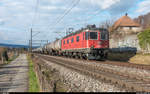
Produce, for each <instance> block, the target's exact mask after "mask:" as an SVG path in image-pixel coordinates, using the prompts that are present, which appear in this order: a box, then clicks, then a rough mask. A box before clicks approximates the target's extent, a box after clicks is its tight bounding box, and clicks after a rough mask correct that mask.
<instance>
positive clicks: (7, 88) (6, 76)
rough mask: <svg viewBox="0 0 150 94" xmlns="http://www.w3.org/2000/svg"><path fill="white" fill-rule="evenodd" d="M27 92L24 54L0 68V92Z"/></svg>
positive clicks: (26, 63) (26, 69) (26, 64)
mask: <svg viewBox="0 0 150 94" xmlns="http://www.w3.org/2000/svg"><path fill="white" fill-rule="evenodd" d="M27 91H28V61H27V58H26V55H25V54H21V55H20V56H19V57H18V58H17V59H15V60H14V61H12V62H11V63H10V64H8V65H4V66H2V67H0V92H27Z"/></svg>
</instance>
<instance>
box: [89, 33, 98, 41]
mask: <svg viewBox="0 0 150 94" xmlns="http://www.w3.org/2000/svg"><path fill="white" fill-rule="evenodd" d="M90 39H93V40H97V32H90Z"/></svg>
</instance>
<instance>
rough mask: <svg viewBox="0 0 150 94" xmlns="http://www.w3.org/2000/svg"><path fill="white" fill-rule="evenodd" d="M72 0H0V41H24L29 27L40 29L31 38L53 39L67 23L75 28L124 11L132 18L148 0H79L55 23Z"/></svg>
mask: <svg viewBox="0 0 150 94" xmlns="http://www.w3.org/2000/svg"><path fill="white" fill-rule="evenodd" d="M75 2H77V0H39V3H38V4H37V0H0V43H11V44H28V40H29V37H30V32H29V31H30V28H31V27H32V28H33V31H34V33H36V31H41V32H40V33H39V34H38V35H37V36H35V37H34V39H35V40H36V39H38V40H50V41H53V40H55V38H61V37H62V36H64V35H65V33H64V32H65V30H66V29H67V28H70V27H73V28H74V30H78V29H80V28H81V27H85V26H86V25H87V24H96V25H97V26H99V25H100V24H101V23H103V22H105V21H106V20H113V21H115V20H116V19H118V18H120V17H121V16H123V15H124V14H125V13H128V14H129V16H130V17H131V18H135V17H138V16H139V15H143V14H146V13H148V12H150V6H149V5H150V0H80V2H79V4H78V5H77V6H76V7H74V8H73V9H72V10H71V12H70V13H69V14H68V15H66V16H65V17H64V18H63V19H62V20H61V21H60V23H58V24H55V23H56V22H57V21H58V19H59V18H60V17H61V16H62V15H63V13H64V12H65V11H66V10H67V9H68V8H70V7H71V6H72V4H73V3H75ZM36 5H38V8H37V14H36V16H34V15H35V10H36V7H37V6H36ZM33 17H34V18H33ZM32 23H33V26H32ZM55 32H60V33H59V34H58V33H55Z"/></svg>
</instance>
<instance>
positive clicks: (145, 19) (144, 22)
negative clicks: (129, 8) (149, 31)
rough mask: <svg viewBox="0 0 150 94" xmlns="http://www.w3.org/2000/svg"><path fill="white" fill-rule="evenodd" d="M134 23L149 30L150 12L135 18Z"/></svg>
mask: <svg viewBox="0 0 150 94" xmlns="http://www.w3.org/2000/svg"><path fill="white" fill-rule="evenodd" d="M134 21H135V22H137V23H139V24H141V26H142V27H143V28H144V29H146V28H150V12H149V13H147V14H145V15H141V16H139V17H138V18H135V19H134Z"/></svg>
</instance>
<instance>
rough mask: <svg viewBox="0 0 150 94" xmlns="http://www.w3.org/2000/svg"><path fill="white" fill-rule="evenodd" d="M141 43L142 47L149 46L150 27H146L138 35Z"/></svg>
mask: <svg viewBox="0 0 150 94" xmlns="http://www.w3.org/2000/svg"><path fill="white" fill-rule="evenodd" d="M138 38H139V44H140V47H141V48H142V49H146V48H147V44H149V45H150V29H146V30H144V31H143V32H141V33H140V34H139V35H138Z"/></svg>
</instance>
